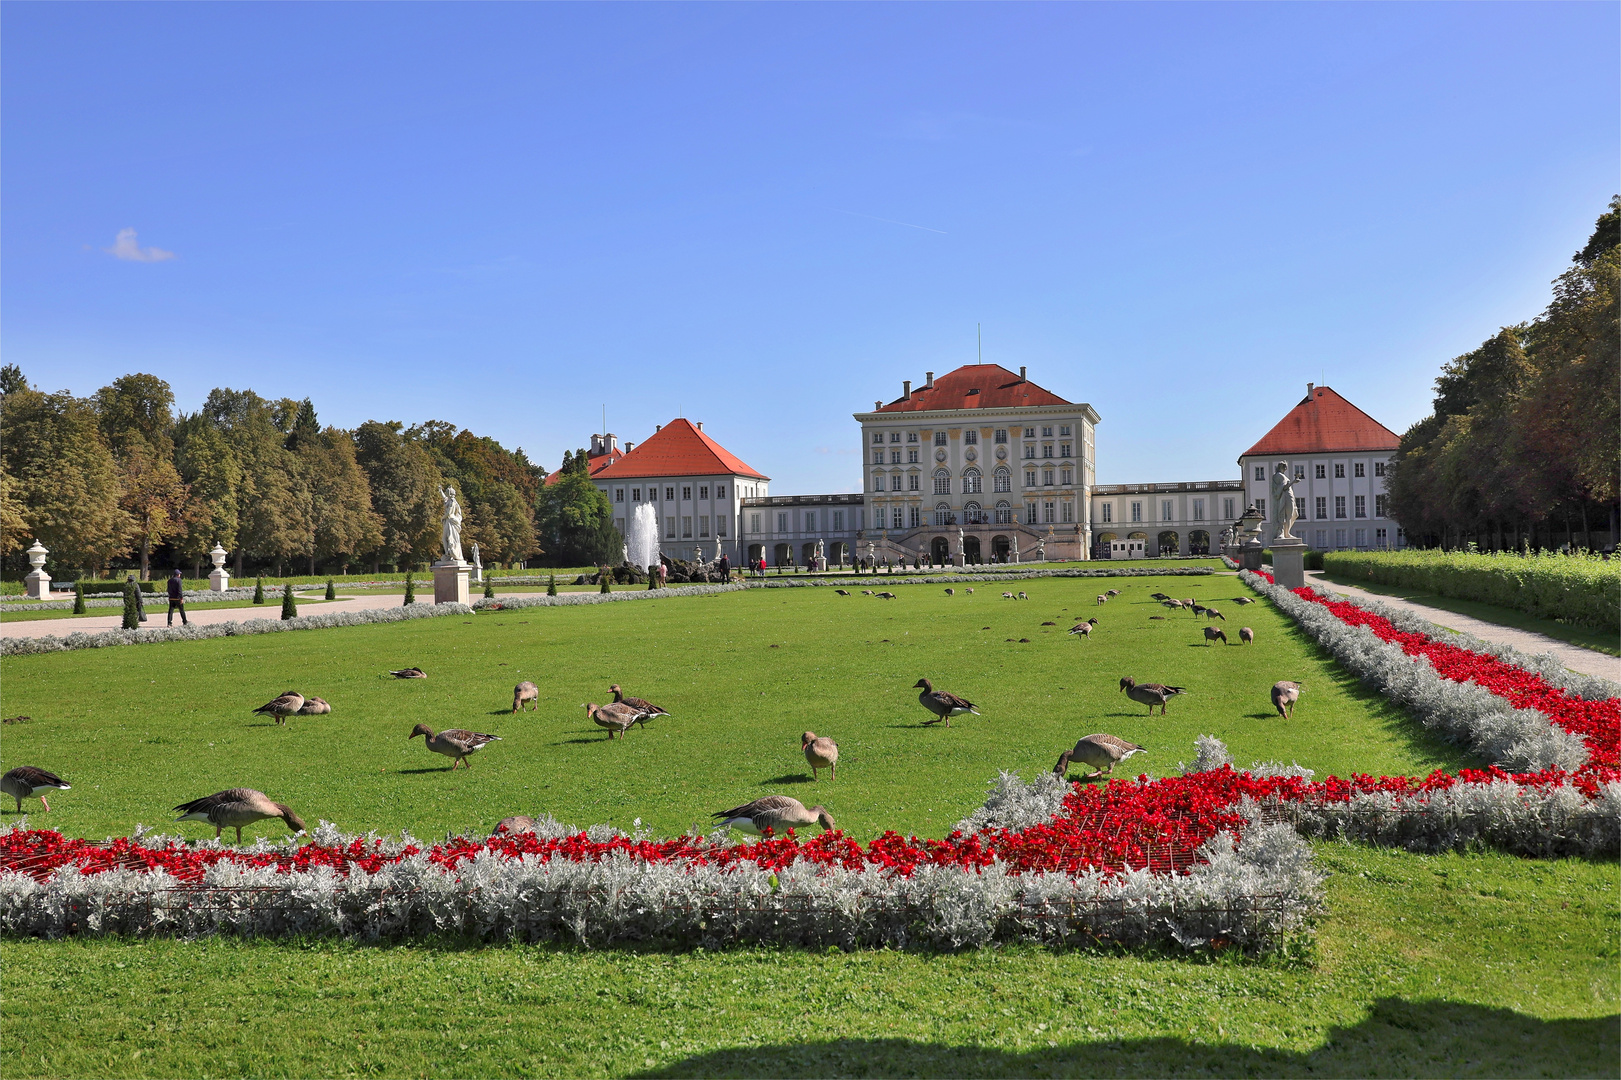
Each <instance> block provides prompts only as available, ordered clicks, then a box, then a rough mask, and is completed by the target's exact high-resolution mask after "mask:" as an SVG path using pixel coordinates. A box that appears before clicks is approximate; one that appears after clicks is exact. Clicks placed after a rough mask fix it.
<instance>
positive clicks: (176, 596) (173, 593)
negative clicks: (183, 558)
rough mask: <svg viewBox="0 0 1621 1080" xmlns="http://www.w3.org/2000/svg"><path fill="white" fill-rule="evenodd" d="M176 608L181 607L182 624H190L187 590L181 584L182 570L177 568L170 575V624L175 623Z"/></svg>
mask: <svg viewBox="0 0 1621 1080" xmlns="http://www.w3.org/2000/svg"><path fill="white" fill-rule="evenodd" d="M175 608H179V609H180V625H181V626H190V625H191V623H190V622H189V621H188V620H187V619H186V590H185V589H184V588H182V587H181V584H180V571H179V570H178V569H176V570H175V572H174V573H172V574H170V575H169V625H170V626H173V625H174V612H175Z"/></svg>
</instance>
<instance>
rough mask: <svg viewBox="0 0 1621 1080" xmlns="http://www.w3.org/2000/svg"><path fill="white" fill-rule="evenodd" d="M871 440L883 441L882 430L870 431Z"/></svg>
mask: <svg viewBox="0 0 1621 1080" xmlns="http://www.w3.org/2000/svg"><path fill="white" fill-rule="evenodd" d="M872 441H873V442H883V441H884V433H883V432H882V431H875V432H873V433H872Z"/></svg>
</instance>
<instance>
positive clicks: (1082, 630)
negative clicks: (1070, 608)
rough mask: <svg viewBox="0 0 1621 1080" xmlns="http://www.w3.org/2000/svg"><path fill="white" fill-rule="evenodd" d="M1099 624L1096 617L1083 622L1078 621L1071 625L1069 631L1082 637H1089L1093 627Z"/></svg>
mask: <svg viewBox="0 0 1621 1080" xmlns="http://www.w3.org/2000/svg"><path fill="white" fill-rule="evenodd" d="M1097 624H1098V621H1097V620H1096V619H1088V620H1086V621H1085V622H1083V623H1076V624H1075V625H1074V626H1072V627H1070V628H1069V632H1070V633H1071V634H1079V635H1081V636H1082V637H1089V636H1091V633H1092V627H1094V626H1096V625H1097Z"/></svg>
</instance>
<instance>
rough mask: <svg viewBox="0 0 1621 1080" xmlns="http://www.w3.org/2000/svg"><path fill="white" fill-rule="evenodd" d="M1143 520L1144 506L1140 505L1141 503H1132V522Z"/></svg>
mask: <svg viewBox="0 0 1621 1080" xmlns="http://www.w3.org/2000/svg"><path fill="white" fill-rule="evenodd" d="M1142 519H1143V504H1142V503H1140V502H1134V503H1132V504H1131V520H1133V521H1141V520H1142Z"/></svg>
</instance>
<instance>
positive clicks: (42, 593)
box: [23, 569, 51, 600]
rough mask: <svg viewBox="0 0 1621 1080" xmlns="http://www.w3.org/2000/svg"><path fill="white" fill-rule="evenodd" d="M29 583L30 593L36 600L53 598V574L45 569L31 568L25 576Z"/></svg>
mask: <svg viewBox="0 0 1621 1080" xmlns="http://www.w3.org/2000/svg"><path fill="white" fill-rule="evenodd" d="M23 580H24V581H25V582H27V583H28V585H27V588H28V595H29V596H31V597H33V598H34V599H35V600H49V599H50V598H51V575H49V574H47V573H46V572H45V571H44V569H39V570H31V571H29V572H28V574H27V575H26V576H25V577H24V578H23Z"/></svg>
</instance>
